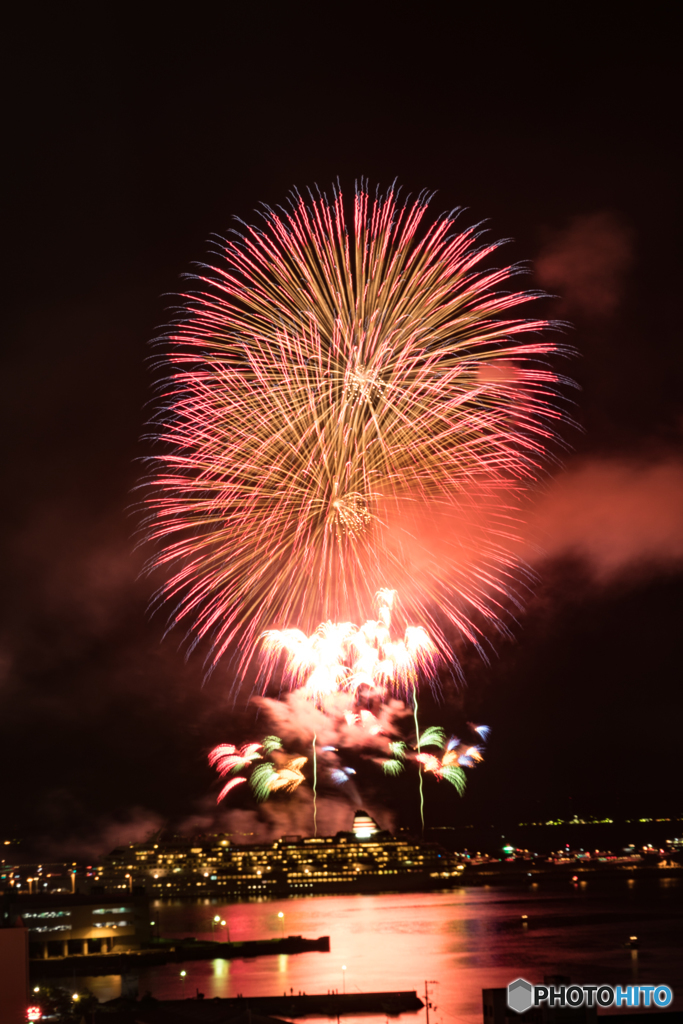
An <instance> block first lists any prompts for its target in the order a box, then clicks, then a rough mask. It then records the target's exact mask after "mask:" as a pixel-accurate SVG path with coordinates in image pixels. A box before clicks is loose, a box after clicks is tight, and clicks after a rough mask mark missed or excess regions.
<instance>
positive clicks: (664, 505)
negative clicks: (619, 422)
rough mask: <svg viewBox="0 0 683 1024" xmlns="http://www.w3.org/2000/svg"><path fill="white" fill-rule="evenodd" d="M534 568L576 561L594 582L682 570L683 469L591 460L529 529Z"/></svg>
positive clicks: (561, 481) (567, 476) (544, 503)
mask: <svg viewBox="0 0 683 1024" xmlns="http://www.w3.org/2000/svg"><path fill="white" fill-rule="evenodd" d="M526 535H527V538H528V539H529V541H530V542H531V539H532V538H533V547H532V545H531V543H529V545H528V550H527V552H526V557H527V559H528V560H529V561H538V560H541V559H543V558H548V557H557V556H563V555H574V556H577V557H579V558H582V559H584V560H585V561H586V563H587V564H588V566H589V567H590V569H591V571H592V573H593V575H594V577H595V579H596V580H597V581H599V582H608V581H610V580H613V579H614V578H615V577H617V576H622V575H624V574H625V573H628V574H635V575H639V574H651V573H653V572H659V573H661V572H666V571H671V570H677V569H679V568H680V566H681V565H682V564H683V463H681V462H680V461H678V460H674V459H668V460H662V461H659V462H656V463H650V462H646V461H629V460H626V459H612V460H610V459H591V460H589V461H587V462H584V463H582V464H581V463H580V464H578V465H577V466H575V467H574V468H572V469H570V470H568V471H567V472H565V473H562V474H560V475H558V476H557V477H556V478H555V479H554V480H553V481H552V483H551V484H550V486H549V487H548V489H547V490H546V492H545V493H544V494H543V495H542V496H541V497H540V498H539V499H538V502H537V504H536V508H535V510H534V513H533V514H532V515H531V517H530V519H529V523H528V526H527V533H526Z"/></svg>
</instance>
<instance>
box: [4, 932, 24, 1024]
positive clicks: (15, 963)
mask: <svg viewBox="0 0 683 1024" xmlns="http://www.w3.org/2000/svg"><path fill="white" fill-rule="evenodd" d="M27 1006H28V931H27V929H26V928H0V1021H2V1024H26V1008H27Z"/></svg>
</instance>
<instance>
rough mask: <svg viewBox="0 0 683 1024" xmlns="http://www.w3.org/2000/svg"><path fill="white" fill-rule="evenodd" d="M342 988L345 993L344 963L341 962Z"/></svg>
mask: <svg viewBox="0 0 683 1024" xmlns="http://www.w3.org/2000/svg"><path fill="white" fill-rule="evenodd" d="M342 990H343V993H344V995H346V964H342Z"/></svg>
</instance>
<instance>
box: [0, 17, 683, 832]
mask: <svg viewBox="0 0 683 1024" xmlns="http://www.w3.org/2000/svg"><path fill="white" fill-rule="evenodd" d="M114 10H117V11H118V9H114V8H111V9H110V13H109V15H107V16H106V17H105V15H104V14H103V13H101V14H100V15H99V17H100V18H101V20H100V21H99V22H97V23H96V22H93V23H92V24H84V23H83V21H82V20H77V19H76V18H75V17H74V16H73V15H71V16H69V15H66V19H67V20H64V17H63V15H62V14H61V12H60V14H59V15H57V13H56V9H55V11H52V12H49V13H48V14H47V15H45V19H46V20H45V21H44V22H43V23H42V24H41V25H37V24H36V23H35V22H34V21H31V22H30V23H29V22H25V23H17V24H16V25H15V27H14V30H13V32H12V35H11V39H12V43H11V49H12V55H11V57H10V60H9V65H10V77H9V85H8V86H6V89H5V99H6V103H8V109H7V113H6V118H5V136H6V137H7V136H9V139H10V146H9V148H8V156H7V158H6V164H7V165H8V166H9V169H10V171H11V184H10V185H9V187H8V188H6V191H5V200H6V206H7V207H8V212H9V231H8V233H7V234H6V239H7V241H6V246H5V251H6V254H7V266H6V270H5V275H4V280H5V284H6V298H5V301H4V312H5V322H6V323H5V326H6V330H5V334H6V335H7V337H8V344H7V346H6V351H5V356H4V360H3V361H4V364H5V365H4V382H5V383H4V395H3V399H4V400H3V415H4V417H5V422H4V425H3V436H4V438H5V439H6V443H5V449H6V452H7V462H6V470H5V473H4V479H5V481H6V483H7V493H6V497H5V499H4V501H3V503H2V516H3V520H4V529H3V545H4V555H5V558H4V567H5V568H4V577H5V582H4V587H3V611H4V614H3V624H2V635H1V636H0V669H1V676H0V751H1V756H2V778H3V780H4V783H5V785H4V790H5V792H4V796H3V811H2V828H3V832H5V833H6V834H7V836H10V835H12V836H14V835H17V836H25V837H33V838H35V837H50V839H51V840H54V841H56V842H57V843H60V842H62V843H64V844H66V845H67V846H68V845H69V844H70V843H72V841H73V840H75V839H78V838H79V837H80V839H83V840H85V841H86V842H87V843H89V844H90V848H93V847H94V846H97V844H98V843H100V844H104V845H105V846H106V845H107V843H108V844H109V845H112V844H113V841H114V840H115V839H117V838H119V837H120V836H121V835H124V834H125V835H130V836H135V837H140V836H141V835H142V834H144V831H145V828H146V827H148V826H149V825H150V824H153V823H155V822H169V823H172V824H176V825H177V824H182V823H183V822H187V820H188V819H190V818H193V819H194V820H196V822H197V824H202V822H203V823H204V824H210V821H209V817H210V816H209V809H210V808H211V806H212V805H213V800H214V799H215V784H214V780H213V778H212V773H211V772H210V771H209V769H208V768H207V766H206V760H205V758H206V751H207V749H208V748H209V747H210V746H211V745H213V744H214V743H216V742H218V741H220V740H227V739H229V738H233V737H236V736H238V735H239V734H240V730H241V729H244V728H246V727H247V722H248V719H249V714H250V712H245V711H244V710H240V709H238V710H237V711H234V710H233V708H232V705H231V703H230V701H229V700H228V698H227V688H228V687H227V684H228V682H229V680H228V678H227V677H228V675H229V672H228V669H227V668H226V669H223V670H220V671H218V672H217V673H216V674H214V675H213V676H212V677H211V679H210V680H208V681H207V682H206V683H204V684H203V683H202V680H203V668H202V661H201V657H199V656H197V657H193V658H191V659H190V660H189V662H187V663H186V662H185V661H184V658H183V654H182V652H181V651H179V644H180V641H181V637H180V636H179V635H178V636H176V635H171V636H170V637H167V638H166V639H162V635H163V628H164V623H163V621H162V619H160V618H156V619H151V620H150V619H149V617H148V616H147V614H146V610H145V609H146V603H147V600H148V598H149V596H150V593H151V585H150V584H149V583H148V582H146V581H144V580H140V579H139V578H138V573H139V569H140V566H141V561H142V556H141V555H140V554H139V553H136V552H135V551H134V550H133V547H134V540H133V534H134V530H135V519H134V518H132V517H131V515H130V508H131V505H132V503H133V502H134V497H133V496H132V495H131V488H132V487H133V486H134V484H135V482H136V479H137V477H138V475H139V473H140V464H139V462H136V460H139V459H140V458H141V457H144V455H145V454H146V453H147V452H148V451H149V446H148V444H147V442H145V441H144V440H141V436H142V435H143V430H144V422H145V418H146V415H147V413H146V411H145V408H144V405H145V402H146V401H147V400H148V399H149V397H150V381H151V377H150V373H149V370H148V367H147V366H146V363H145V359H146V357H147V355H148V348H147V344H148V341H149V339H150V338H151V337H152V336H153V335H154V333H155V331H156V329H157V327H158V326H159V325H160V324H163V323H164V321H165V318H166V316H167V314H166V312H165V310H166V309H167V307H168V305H169V304H170V302H171V300H170V299H168V298H165V297H164V294H165V293H169V292H173V291H174V290H177V289H178V288H179V284H180V281H179V276H180V274H181V273H183V272H184V271H186V270H188V269H189V268H190V265H191V262H192V261H193V260H198V259H202V258H203V257H204V256H205V254H206V252H207V239H208V238H209V235H210V234H211V232H214V231H215V232H224V231H226V230H227V229H228V228H229V226H230V222H231V217H232V216H233V215H234V214H237V215H239V216H242V217H244V218H246V219H250V218H251V216H252V211H253V209H254V207H255V206H256V204H257V203H258V202H259V201H261V200H263V201H267V202H272V203H275V202H278V201H280V200H281V199H282V198H284V196H285V194H286V192H287V190H288V189H289V188H290V187H291V186H292V185H295V184H296V185H299V186H305V185H307V184H309V183H313V182H318V183H319V184H320V185H321V186H322V185H325V184H327V183H329V182H330V181H331V180H333V179H334V178H336V177H337V176H339V177H340V179H341V181H342V184H343V185H344V186H345V187H346V190H347V191H348V190H349V189H350V188H352V186H353V181H354V178H355V177H357V176H359V175H361V174H363V175H367V176H368V177H369V178H370V180H371V181H372V182H380V183H381V184H384V185H386V184H388V183H389V182H390V181H391V180H393V178H394V177H398V179H399V180H400V182H401V183H403V184H404V185H405V186H406V187H407V188H408V189H409V190H416V189H420V188H422V187H424V186H427V187H430V188H433V189H437V190H438V195H437V198H436V200H435V208H437V209H442V208H444V207H448V208H450V207H452V206H454V205H462V206H466V207H468V208H469V211H470V212H469V214H468V217H469V218H470V219H471V220H473V221H474V220H479V219H481V218H483V217H488V218H490V220H491V227H492V231H493V233H494V234H495V235H496V236H499V237H500V236H503V237H507V236H511V237H513V238H514V239H515V242H514V244H512V245H511V246H509V247H508V249H507V250H506V257H507V258H508V259H509V260H511V261H512V260H514V259H522V258H525V259H526V258H528V259H532V260H534V261H536V262H535V266H536V273H537V279H538V281H539V283H541V284H545V285H546V286H547V287H548V288H549V289H550V290H551V291H555V292H557V293H558V294H560V295H562V296H563V299H562V301H561V302H558V303H556V304H555V306H554V308H553V314H554V315H555V314H556V315H560V316H566V317H569V318H571V320H572V321H573V323H574V325H575V328H576V329H575V331H574V332H573V342H574V344H575V345H576V347H577V349H578V351H579V353H580V356H579V358H578V359H577V360H576V361H575V362H574V363H573V365H572V369H571V372H572V373H573V375H574V376H575V378H576V379H577V380H578V382H579V383H580V385H581V388H582V390H581V392H580V393H579V397H578V406H577V409H576V416H577V419H578V420H579V423H580V425H581V432H576V433H574V434H572V435H571V441H572V444H573V446H574V454H572V455H571V456H570V457H568V458H567V459H566V460H565V465H564V466H563V467H562V468H559V469H558V471H557V474H556V477H555V479H554V480H552V481H548V482H547V483H546V485H545V486H544V488H543V490H542V492H541V494H540V496H539V512H538V517H539V518H538V529H539V535H538V537H536V538H533V539H535V540H537V541H538V543H540V544H541V545H543V546H544V548H545V550H546V552H547V557H545V558H543V559H540V558H536V560H535V568H536V570H537V572H538V574H539V582H538V584H537V586H536V588H535V590H534V592H533V594H532V595H530V598H529V603H528V607H527V610H526V612H525V614H524V615H522V616H520V618H519V622H518V624H517V626H516V627H515V634H516V635H515V641H514V642H506V643H503V644H499V645H498V656H497V659H496V660H494V661H493V663H492V664H491V665H490V666H488V667H487V666H485V665H483V664H482V663H481V662H479V661H478V660H477V658H476V657H474V656H468V658H467V662H466V666H465V668H466V674H467V679H468V685H467V689H466V690H465V691H464V693H462V694H460V696H459V697H458V698H457V700H455V699H452V700H450V701H449V702H448V703H447V706H446V708H445V709H444V708H442V709H441V712H440V713H441V714H442V715H444V716H445V717H446V718H449V716H450V719H449V720H452V721H453V723H454V724H458V723H459V722H462V720H463V719H466V718H471V719H475V720H477V721H486V722H488V723H490V724H491V725H492V726H493V733H492V737H491V742H490V746H489V753H488V758H487V762H486V764H485V765H484V766H482V767H480V768H478V769H477V771H476V772H474V773H472V774H471V776H470V782H469V787H468V791H467V794H466V796H465V798H464V800H462V801H458V799H457V798H456V797H455V796H454V794H452V793H449V794H445V792H439V793H438V794H437V793H433V794H432V796H431V799H432V801H433V814H434V820H437V819H438V820H441V821H443V822H447V821H451V820H460V821H464V820H472V821H481V822H485V821H489V820H496V821H497V820H502V819H505V818H510V819H511V820H523V819H528V818H529V817H530V816H538V815H541V814H542V815H547V814H549V813H556V814H566V813H568V812H572V811H576V812H578V813H579V814H582V813H584V814H590V813H603V812H610V811H611V812H614V813H625V814H626V813H631V812H635V813H642V814H649V813H654V814H681V815H683V780H682V778H681V767H680V765H681V759H680V748H679V744H680V712H681V696H680V693H681V688H680V667H679V665H680V634H681V626H680V622H681V606H682V604H683V601H682V600H681V598H682V597H683V461H682V460H681V432H682V427H683V418H682V412H683V409H682V403H681V373H680V371H681V362H680V341H679V337H678V336H679V333H680V327H679V321H680V317H679V316H678V306H677V305H675V303H676V286H677V284H678V281H679V276H680V271H679V266H678V262H679V261H678V259H677V257H678V252H679V233H680V228H679V226H678V223H677V216H678V181H677V170H678V168H677V166H676V160H675V136H676V132H675V129H674V125H675V109H676V105H675V101H674V95H673V93H674V78H673V71H672V68H673V66H674V64H675V61H674V55H673V52H672V51H670V50H669V49H668V47H669V40H670V39H673V36H674V31H673V25H672V24H670V23H667V22H666V21H665V20H663V21H659V22H657V21H656V17H657V15H656V10H657V9H656V8H655V14H652V13H650V14H649V15H648V17H649V19H650V20H649V21H648V23H647V25H644V24H641V23H640V22H637V21H635V20H634V21H630V22H628V21H624V15H623V11H622V12H621V14H620V18H621V20H620V22H619V23H618V24H617V23H613V22H612V20H611V19H610V18H609V17H608V16H607V15H605V20H604V21H596V20H595V18H596V15H595V14H594V13H593V12H591V13H590V14H588V13H587V12H588V8H583V9H582V8H576V7H562V8H538V10H539V11H540V12H542V14H541V15H540V16H539V20H538V21H536V20H534V19H532V18H531V17H530V16H529V15H523V16H522V15H519V13H518V12H517V11H515V12H514V13H510V14H508V15H506V16H505V19H504V20H503V21H502V22H498V23H497V22H496V19H497V18H498V15H497V13H496V9H495V7H488V8H486V9H485V10H484V9H482V12H481V14H479V15H476V14H475V15H471V16H467V17H465V16H462V15H461V14H460V13H458V12H459V11H460V8H456V7H453V8H452V13H451V14H450V15H449V16H448V17H447V18H446V17H444V16H443V15H442V14H440V13H438V12H442V10H443V8H442V7H440V6H437V5H433V6H431V7H430V6H429V5H427V6H426V7H425V5H414V16H413V17H406V18H404V20H402V21H398V20H396V16H395V10H396V8H394V7H392V6H389V5H380V4H377V5H374V6H371V8H370V11H369V13H368V12H367V11H361V10H360V9H359V8H357V7H351V6H349V8H348V10H346V11H345V10H344V8H339V7H336V8H335V16H334V21H333V20H332V19H331V18H330V20H326V16H325V15H324V14H321V11H322V10H323V8H320V7H318V6H315V7H314V6H312V5H311V6H308V5H303V4H299V5H290V6H289V7H284V6H278V7H277V9H276V8H275V5H273V12H274V13H270V11H269V8H268V7H267V6H264V7H261V8H259V9H254V13H253V15H245V14H244V12H243V11H240V13H239V15H238V16H237V17H236V18H235V19H233V17H232V14H231V13H230V14H226V15H224V16H223V18H222V20H219V21H217V22H211V21H209V17H208V14H206V13H205V14H202V15H201V19H200V15H199V14H195V15H191V14H186V15H185V16H186V17H187V22H182V21H178V22H177V23H174V24H171V23H170V22H169V20H168V18H169V15H168V12H166V14H165V15H164V19H165V20H164V21H163V23H162V22H159V23H158V24H154V23H153V22H152V21H150V22H149V23H148V24H145V25H143V24H140V23H136V22H135V21H134V20H133V19H132V18H131V19H127V18H126V16H125V15H124V14H123V13H114ZM581 10H583V12H584V13H583V15H581V13H580V12H581ZM605 10H607V8H606V9H605ZM659 10H660V11H661V10H663V8H660V9H659ZM548 12H550V13H551V15H552V17H549V16H548ZM70 17H71V18H73V20H72V21H70V20H69V18H70ZM107 18H108V19H109V20H107ZM50 19H52V20H51V21H50ZM588 19H590V20H588ZM653 19H654V20H653ZM549 308H550V307H549ZM235 719H237V720H235ZM368 799H369V803H370V804H372V806H374V807H377V806H378V805H379V804H380V803H381V802H382V801H384V802H385V803H386V805H387V806H390V807H392V808H393V810H394V812H395V814H396V820H398V821H406V822H409V821H411V820H412V819H411V814H412V811H410V810H409V809H408V808H402V806H401V803H402V799H403V797H402V795H401V792H400V791H399V790H397V789H391V787H389V789H388V790H387V792H386V793H382V792H380V791H379V790H377V789H375V790H373V792H372V794H368ZM244 806H247V804H246V802H245V803H244ZM245 821H246V819H245ZM122 830H123V831H122ZM46 848H47V847H46ZM53 848H57V847H53Z"/></svg>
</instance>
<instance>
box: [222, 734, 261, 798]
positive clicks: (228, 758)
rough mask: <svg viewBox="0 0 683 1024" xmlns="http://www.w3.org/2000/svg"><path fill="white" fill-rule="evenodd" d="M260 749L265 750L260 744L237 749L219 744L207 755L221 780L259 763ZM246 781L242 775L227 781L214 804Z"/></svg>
mask: <svg viewBox="0 0 683 1024" xmlns="http://www.w3.org/2000/svg"><path fill="white" fill-rule="evenodd" d="M267 739H271V737H267ZM264 743H265V741H264ZM262 748H263V749H265V747H264V745H263V744H261V743H246V744H245V745H244V746H242V747H239V748H238V747H235V746H233V745H232V743H219V745H218V746H217V747H214V749H213V750H212V751H211V753H210V754H209V764H210V765H212V766H214V767H215V768H216V769H217V770H218V774H219V776H220V777H221V778H223V777H224V776H225V775H235V773H236V772H240V771H242V770H243V769H244V768H247V767H248V766H249V765H250V764H252V763H253V762H254V761H260V760H261V754H260V753H259V751H260V750H261V749H262ZM246 781H247V780H246V778H245V777H244V776H243V775H240V776H236V777H235V778H232V779H229V780H228V782H226V784H225V785H224V786H223V788H222V790H221V791H220V793H219V794H218V798H217V800H216V803H220V802H221V800H223V799H224V798H225V797H226V796H227V795H228V793H230V792H231V791H232V790H233V789H235V787H236V786H239V784H240V783H241V782H246Z"/></svg>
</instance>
